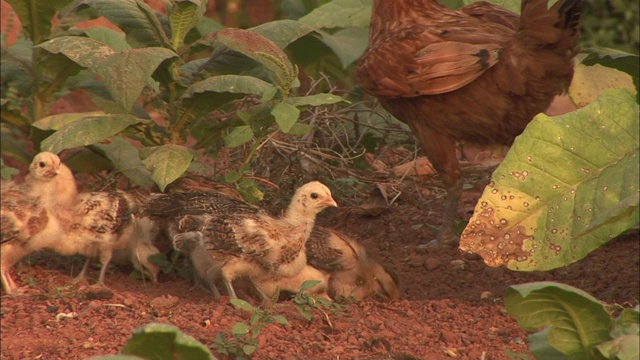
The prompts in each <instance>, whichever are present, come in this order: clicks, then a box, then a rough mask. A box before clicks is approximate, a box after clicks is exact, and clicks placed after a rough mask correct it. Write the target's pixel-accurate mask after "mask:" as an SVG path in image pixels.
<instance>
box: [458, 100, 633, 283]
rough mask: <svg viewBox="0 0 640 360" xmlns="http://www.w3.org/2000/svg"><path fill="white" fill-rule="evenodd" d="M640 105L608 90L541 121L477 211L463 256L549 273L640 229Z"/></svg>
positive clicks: (494, 180) (511, 156)
mask: <svg viewBox="0 0 640 360" xmlns="http://www.w3.org/2000/svg"><path fill="white" fill-rule="evenodd" d="M639 132H640V131H639V124H638V104H637V103H636V102H635V99H634V97H633V96H632V95H631V94H630V93H629V92H628V91H627V90H607V91H605V92H604V93H603V94H602V95H601V96H600V97H599V98H598V100H596V101H595V102H593V103H592V104H590V105H589V106H587V107H585V108H583V109H581V110H579V111H576V112H572V113H568V114H565V115H562V116H557V117H553V118H550V117H548V116H546V115H542V114H541V115H538V116H537V117H536V118H535V119H534V120H533V121H532V122H531V123H530V124H529V126H528V127H527V128H526V129H525V131H524V132H523V134H522V135H521V136H519V137H518V138H517V139H516V141H515V142H514V144H513V146H512V148H511V150H510V151H509V153H508V154H507V157H506V158H505V159H504V161H503V162H502V164H501V165H500V166H499V167H498V169H497V170H496V171H495V172H494V174H493V176H492V181H491V183H490V184H489V186H487V188H485V191H484V193H483V195H482V197H481V198H480V200H479V201H478V204H477V205H476V209H475V212H474V215H473V217H472V218H471V220H470V221H469V225H468V226H467V227H466V229H465V230H464V232H463V234H462V237H461V239H460V249H461V250H463V251H471V252H474V253H477V254H480V255H481V256H482V257H483V258H484V261H485V263H487V264H488V265H489V266H500V265H506V266H507V267H509V268H510V269H513V270H521V271H531V270H548V269H554V268H557V267H561V266H565V265H567V264H570V263H572V262H574V261H577V260H580V259H582V258H584V257H585V256H586V255H587V254H589V253H590V252H591V251H593V250H594V249H596V248H598V247H599V246H601V245H602V244H604V243H606V242H608V241H609V240H611V239H613V238H614V237H616V236H617V235H619V234H621V233H622V232H624V231H625V230H627V229H630V228H632V227H634V226H637V224H638V217H639V214H638V173H639V171H640V170H639V169H638V162H639V161H638V160H639V158H638V137H639Z"/></svg>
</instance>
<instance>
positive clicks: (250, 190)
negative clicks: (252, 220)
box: [238, 179, 264, 204]
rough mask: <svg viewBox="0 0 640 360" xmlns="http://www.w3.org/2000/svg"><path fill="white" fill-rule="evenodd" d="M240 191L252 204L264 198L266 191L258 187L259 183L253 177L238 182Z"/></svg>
mask: <svg viewBox="0 0 640 360" xmlns="http://www.w3.org/2000/svg"><path fill="white" fill-rule="evenodd" d="M238 192H239V193H240V195H242V197H243V198H244V199H245V200H247V201H248V202H250V203H252V204H257V203H259V202H260V201H262V199H264V193H263V192H262V191H260V189H258V185H257V184H256V181H255V180H253V179H242V181H240V182H239V183H238Z"/></svg>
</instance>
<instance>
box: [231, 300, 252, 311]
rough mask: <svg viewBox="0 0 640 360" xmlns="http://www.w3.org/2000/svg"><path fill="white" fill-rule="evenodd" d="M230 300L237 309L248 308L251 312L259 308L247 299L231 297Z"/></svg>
mask: <svg viewBox="0 0 640 360" xmlns="http://www.w3.org/2000/svg"><path fill="white" fill-rule="evenodd" d="M229 302H230V303H231V305H233V306H234V307H235V308H236V309H242V310H246V311H249V312H255V311H256V310H258V309H257V308H255V307H254V306H253V305H251V304H249V303H248V302H246V301H244V300H242V299H231V300H229Z"/></svg>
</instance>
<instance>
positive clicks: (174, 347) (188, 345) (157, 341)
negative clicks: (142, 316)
mask: <svg viewBox="0 0 640 360" xmlns="http://www.w3.org/2000/svg"><path fill="white" fill-rule="evenodd" d="M121 353H122V354H125V355H135V356H140V357H142V358H143V359H149V360H152V359H153V360H175V359H189V360H214V359H215V357H214V356H213V355H212V354H211V352H210V351H209V349H207V347H206V346H204V345H203V344H202V343H200V342H199V341H198V340H196V339H194V338H193V337H191V336H189V335H187V334H185V333H183V332H182V331H180V330H179V329H178V328H177V327H175V326H173V325H168V324H158V323H151V324H147V325H145V326H143V327H141V328H139V329H136V330H134V331H133V334H132V335H131V337H130V338H129V340H127V344H126V345H125V346H124V348H123V349H122V351H121Z"/></svg>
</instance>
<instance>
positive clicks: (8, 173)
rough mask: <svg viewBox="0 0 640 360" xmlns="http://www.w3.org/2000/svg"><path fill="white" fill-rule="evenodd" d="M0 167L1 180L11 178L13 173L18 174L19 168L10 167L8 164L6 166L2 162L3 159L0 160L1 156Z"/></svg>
mask: <svg viewBox="0 0 640 360" xmlns="http://www.w3.org/2000/svg"><path fill="white" fill-rule="evenodd" d="M0 168H1V170H0V171H1V173H0V174H1V177H2V179H3V180H11V178H12V177H13V175H18V174H19V173H20V170H18V169H16V168H12V167H10V166H6V165H5V164H4V160H2V159H1V158H0Z"/></svg>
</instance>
